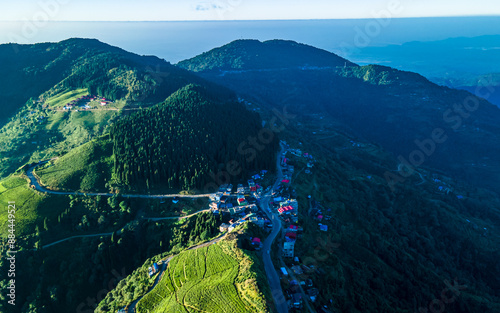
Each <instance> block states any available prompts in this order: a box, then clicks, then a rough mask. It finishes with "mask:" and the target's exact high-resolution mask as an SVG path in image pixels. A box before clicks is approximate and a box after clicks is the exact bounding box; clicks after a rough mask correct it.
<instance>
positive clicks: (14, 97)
mask: <svg viewBox="0 0 500 313" xmlns="http://www.w3.org/2000/svg"><path fill="white" fill-rule="evenodd" d="M0 63H1V64H2V67H1V69H0V95H1V96H0V116H2V120H1V121H0V122H2V124H3V123H4V122H5V119H4V117H7V118H8V117H10V116H11V115H12V114H13V113H14V112H15V111H16V110H17V109H19V108H20V107H21V106H22V105H24V103H25V102H26V101H27V100H28V99H29V98H31V97H34V98H38V96H39V95H41V94H42V93H44V92H46V91H48V90H50V89H52V88H54V87H55V89H57V90H60V89H62V88H82V87H84V88H88V89H89V92H90V93H92V94H96V93H97V94H100V95H102V96H105V97H108V98H110V99H112V100H115V99H118V98H126V99H128V100H130V101H142V102H148V103H154V102H159V101H163V100H165V98H166V97H168V95H169V94H170V93H172V92H174V91H175V90H177V89H178V88H179V87H182V86H183V85H184V84H186V83H187V82H198V81H199V79H197V78H196V77H195V76H193V75H191V74H189V73H187V72H185V71H182V70H179V69H178V68H176V67H174V66H172V65H170V64H169V63H168V62H166V61H164V60H161V59H159V58H157V57H152V56H139V55H136V54H133V53H130V52H126V51H125V50H122V49H120V48H117V47H113V46H110V45H107V44H104V43H102V42H100V41H98V40H95V39H79V38H73V39H68V40H65V41H61V42H58V43H40V44H34V45H18V44H3V45H0Z"/></svg>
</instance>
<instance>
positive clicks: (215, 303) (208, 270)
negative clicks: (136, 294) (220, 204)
mask: <svg viewBox="0 0 500 313" xmlns="http://www.w3.org/2000/svg"><path fill="white" fill-rule="evenodd" d="M233 243H234V241H221V242H219V243H218V244H216V245H210V246H207V247H203V248H199V249H196V250H188V251H185V252H182V253H181V254H179V255H178V256H176V257H174V258H173V259H172V260H171V261H170V263H169V265H168V268H167V271H166V272H165V274H164V276H163V278H162V280H161V281H160V283H159V284H158V285H157V286H156V287H155V289H154V290H153V291H152V292H150V293H149V294H147V295H146V296H145V297H144V298H143V299H142V300H141V301H140V302H139V303H138V307H137V311H138V312H176V311H179V312H183V311H184V312H185V310H187V311H188V312H196V311H199V310H201V311H205V312H223V311H222V310H224V309H226V310H229V309H230V310H231V312H267V311H268V309H267V307H266V306H265V304H264V301H263V299H262V293H260V292H259V290H258V289H256V284H255V281H254V280H252V278H250V277H249V276H251V274H249V273H248V272H247V270H248V269H249V267H250V266H251V264H253V261H252V259H251V258H250V257H248V256H247V255H246V254H245V253H243V252H242V251H241V250H239V249H237V248H236V247H235V246H234V245H233ZM186 265H188V266H186ZM148 310H149V311H148Z"/></svg>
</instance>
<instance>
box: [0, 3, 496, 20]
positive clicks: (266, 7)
mask: <svg viewBox="0 0 500 313" xmlns="http://www.w3.org/2000/svg"><path fill="white" fill-rule="evenodd" d="M5 2H7V1H2V4H1V11H0V21H33V22H38V23H43V22H46V21H186V20H281V19H348V18H353V19H356V18H373V17H377V16H387V15H388V16H390V17H434V16H485V15H487V16H495V15H499V16H500V1H498V0H474V1H470V0H468V1H465V0H458V1H457V0H350V1H348V0H286V1H285V0H181V1H179V0H142V1H138V0H85V1H81V0H21V1H8V2H7V3H5Z"/></svg>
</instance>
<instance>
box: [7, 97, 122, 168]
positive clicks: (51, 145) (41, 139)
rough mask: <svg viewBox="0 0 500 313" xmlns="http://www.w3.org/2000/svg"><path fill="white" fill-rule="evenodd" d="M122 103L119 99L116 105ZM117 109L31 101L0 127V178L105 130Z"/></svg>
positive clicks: (120, 112) (64, 150)
mask: <svg viewBox="0 0 500 313" xmlns="http://www.w3.org/2000/svg"><path fill="white" fill-rule="evenodd" d="M123 105H124V104H123V103H121V102H119V103H117V104H116V108H117V109H120V108H121V107H122V106H123ZM122 113H123V112H122V111H120V110H95V111H79V112H75V111H72V112H62V111H54V110H50V109H44V108H42V107H41V105H39V104H30V105H29V106H27V107H25V108H23V109H22V110H20V111H19V112H18V114H17V115H16V116H15V117H14V118H12V120H11V121H10V122H9V123H7V124H6V125H5V126H4V127H2V128H1V129H0V160H1V161H2V162H0V177H1V176H4V177H6V176H7V175H9V174H10V173H12V172H14V171H15V170H16V169H17V168H19V167H20V166H22V165H23V164H25V163H27V162H37V161H40V160H45V159H49V158H52V157H55V156H58V155H60V154H64V153H66V152H67V151H70V150H71V149H73V148H75V147H78V146H80V145H82V144H84V143H86V142H88V141H90V140H91V139H92V138H96V137H98V136H100V135H102V134H104V133H106V132H107V131H108V127H109V126H110V125H111V123H112V121H113V120H114V119H115V118H116V117H117V116H119V115H121V114H122Z"/></svg>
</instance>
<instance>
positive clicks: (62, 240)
mask: <svg viewBox="0 0 500 313" xmlns="http://www.w3.org/2000/svg"><path fill="white" fill-rule="evenodd" d="M209 211H210V209H206V210H200V211H197V212H194V213H191V214H189V215H185V216H171V217H143V219H145V220H150V221H153V222H156V221H162V220H182V219H185V218H189V217H191V216H195V215H196V214H200V213H203V212H209ZM120 232H121V231H117V232H116V233H117V234H119V233H120ZM112 234H113V233H102V234H93V235H78V236H71V237H67V238H64V239H61V240H58V241H55V242H52V243H49V244H46V245H44V246H42V249H45V248H48V247H51V246H53V245H57V244H58V243H61V242H65V241H66V240H70V239H73V238H85V237H101V236H111V235H112Z"/></svg>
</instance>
